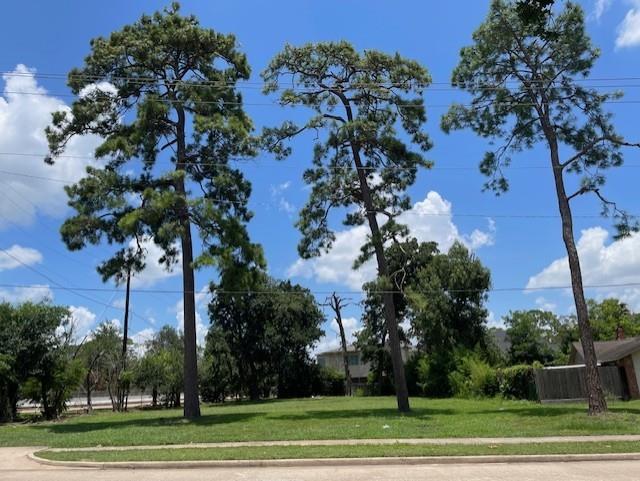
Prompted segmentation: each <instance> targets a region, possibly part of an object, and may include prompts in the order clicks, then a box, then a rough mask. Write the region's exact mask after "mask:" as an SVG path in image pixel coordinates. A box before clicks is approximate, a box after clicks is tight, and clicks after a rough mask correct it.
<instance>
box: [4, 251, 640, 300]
mask: <svg viewBox="0 0 640 481" xmlns="http://www.w3.org/2000/svg"><path fill="white" fill-rule="evenodd" d="M0 252H2V251H0ZM0 287H12V288H29V287H41V286H33V285H28V284H5V283H0ZM583 287H584V288H585V289H614V288H625V287H640V282H627V283H621V284H591V285H584V286H583ZM49 288H51V289H57V290H73V291H85V292H114V291H117V292H120V291H119V290H118V289H114V288H108V287H73V288H69V287H65V286H61V285H57V286H49ZM571 288H572V286H567V285H552V286H539V287H502V288H491V289H444V290H446V291H447V292H452V293H465V292H527V291H544V290H565V289H571ZM131 292H135V293H138V294H197V293H199V292H200V291H184V290H172V289H131ZM210 292H211V293H212V294H229V295H243V294H256V295H274V294H282V295H304V294H307V293H312V294H316V295H329V294H332V293H334V292H337V293H340V294H344V295H366V294H374V295H384V294H403V291H398V290H374V291H366V290H360V291H354V290H342V291H341V290H335V289H334V290H331V291H322V290H314V289H304V290H303V291H300V292H291V291H284V290H255V291H253V290H225V289H213V290H211V291H210ZM412 292H415V293H416V294H432V293H440V292H442V290H438V289H427V290H424V289H422V290H418V291H412Z"/></svg>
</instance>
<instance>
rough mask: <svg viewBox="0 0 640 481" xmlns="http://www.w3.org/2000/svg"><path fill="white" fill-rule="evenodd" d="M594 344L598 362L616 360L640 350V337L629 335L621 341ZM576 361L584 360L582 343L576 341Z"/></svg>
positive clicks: (578, 362) (581, 361)
mask: <svg viewBox="0 0 640 481" xmlns="http://www.w3.org/2000/svg"><path fill="white" fill-rule="evenodd" d="M593 346H594V347H595V350H596V359H597V360H598V362H601V363H604V362H615V361H619V360H620V359H623V358H625V357H627V356H629V355H630V354H633V353H634V352H636V351H640V337H628V338H626V339H621V340H619V341H598V342H594V343H593ZM573 348H574V349H575V354H576V356H575V363H576V364H581V363H583V362H584V354H583V353H582V344H581V343H580V342H574V343H573Z"/></svg>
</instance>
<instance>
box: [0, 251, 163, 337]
mask: <svg viewBox="0 0 640 481" xmlns="http://www.w3.org/2000/svg"><path fill="white" fill-rule="evenodd" d="M0 253H2V254H4V255H6V256H8V257H10V258H11V259H13V260H14V261H15V262H17V263H18V264H20V265H22V266H23V267H26V268H27V269H29V270H30V271H32V272H34V273H35V274H37V275H39V276H41V277H42V278H44V279H46V280H47V281H48V282H51V283H52V284H54V286H47V288H49V289H52V290H55V289H58V290H65V291H68V292H71V293H72V294H74V295H76V296H78V297H81V298H83V299H85V300H88V301H91V302H95V303H96V304H99V305H102V306H104V307H105V308H110V309H116V310H120V311H123V312H124V308H122V307H118V306H115V305H113V304H107V303H105V302H103V301H101V300H99V299H95V298H94V297H91V296H87V295H86V294H82V292H86V291H88V290H87V289H85V288H82V287H68V286H64V285H63V284H61V283H59V282H58V281H56V280H55V279H53V278H51V277H50V276H48V275H47V274H45V273H43V272H40V271H39V270H38V269H36V268H35V267H33V266H31V265H29V264H27V263H26V262H23V261H22V260H21V259H20V258H19V257H16V256H14V255H13V254H11V253H10V252H9V251H8V250H0ZM0 285H2V286H3V287H12V288H24V289H28V288H40V289H42V288H43V286H20V285H11V284H0ZM94 292H98V291H97V290H94ZM110 292H122V291H121V290H120V289H111V290H110ZM129 310H130V312H131V313H132V314H133V315H134V316H136V317H138V318H139V319H141V320H142V321H143V322H145V323H147V324H149V325H150V326H152V324H151V323H150V322H149V321H147V320H146V319H145V318H144V317H142V316H140V315H139V314H137V313H136V312H135V311H134V310H133V309H129Z"/></svg>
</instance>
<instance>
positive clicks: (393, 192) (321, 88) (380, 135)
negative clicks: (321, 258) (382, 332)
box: [262, 42, 431, 411]
mask: <svg viewBox="0 0 640 481" xmlns="http://www.w3.org/2000/svg"><path fill="white" fill-rule="evenodd" d="M262 76H263V78H264V81H265V83H266V85H265V89H264V90H265V93H271V92H276V91H280V100H281V102H282V103H283V104H285V105H303V106H306V107H309V108H310V109H311V110H312V111H313V113H314V114H313V115H312V117H311V118H310V119H309V120H308V121H306V122H305V123H303V124H302V125H295V124H294V123H293V122H286V123H284V124H283V125H282V126H281V127H279V128H273V129H266V130H265V141H266V143H267V146H268V147H269V148H270V149H271V150H272V151H274V152H275V153H276V154H277V155H279V156H285V155H287V154H289V153H290V151H291V148H290V147H289V146H288V144H287V143H286V141H287V140H289V139H291V138H293V137H295V136H297V135H299V134H301V133H302V132H305V131H311V132H312V133H313V135H315V136H316V137H315V138H316V141H315V145H314V153H313V166H312V167H311V168H310V169H308V170H307V171H306V172H305V173H304V180H305V182H306V183H307V184H308V185H309V186H310V187H311V194H310V197H309V200H308V202H307V204H306V206H305V207H304V208H303V209H302V211H301V213H300V218H299V220H298V224H297V225H298V228H299V229H300V231H301V233H302V240H301V242H300V244H299V246H298V250H299V252H300V255H301V256H302V257H303V258H310V257H314V256H318V255H320V254H321V253H322V252H323V251H327V250H329V249H331V246H332V244H333V241H334V239H335V234H334V231H333V229H332V227H331V226H330V223H329V214H330V211H331V210H332V209H334V208H346V210H345V212H347V214H346V215H345V218H344V223H345V224H346V225H364V224H367V225H368V227H369V232H370V236H369V239H368V241H367V242H366V244H365V245H363V246H362V256H361V258H360V259H359V262H358V263H356V266H355V267H357V265H358V264H361V263H362V262H363V261H364V260H366V259H368V258H371V257H374V256H375V259H376V262H377V266H378V275H379V277H380V282H381V284H385V285H387V287H388V289H386V290H388V291H391V283H390V280H389V274H390V271H389V269H388V267H387V261H386V258H385V254H384V247H383V246H384V245H385V243H386V242H387V241H389V240H392V239H398V238H401V237H402V236H404V235H406V234H407V229H406V227H404V226H401V225H399V224H398V223H397V222H396V219H397V217H398V216H399V215H400V214H401V213H402V212H403V211H405V210H407V209H408V208H409V207H410V200H409V197H408V196H407V194H406V189H407V188H408V187H409V186H411V185H412V184H413V183H414V182H415V179H416V174H417V171H418V169H419V167H421V166H423V167H428V166H429V165H430V164H429V162H428V161H426V160H425V159H424V157H423V153H424V152H425V151H427V150H429V149H430V148H431V142H430V141H429V138H428V137H427V135H426V134H425V133H424V132H422V130H421V129H422V125H423V124H424V122H425V121H426V114H425V108H424V102H423V98H422V95H421V93H422V90H423V88H424V87H426V86H427V85H428V84H429V83H430V81H431V79H430V77H429V74H428V73H427V71H426V70H425V69H424V68H423V67H422V66H420V65H419V64H418V63H417V62H415V61H412V60H407V59H405V58H403V57H401V56H400V55H399V54H395V55H387V54H384V53H381V52H378V51H375V50H367V51H365V52H364V53H362V54H360V53H358V52H357V51H356V50H355V49H354V48H353V46H352V45H351V44H349V43H348V42H336V43H333V42H326V43H315V44H306V45H303V46H301V47H294V46H291V45H287V46H285V48H284V49H283V50H282V52H280V53H279V54H278V55H276V56H275V57H274V58H273V59H272V60H271V62H270V64H269V66H268V67H267V68H266V69H265V70H264V71H263V73H262ZM400 132H402V133H404V134H406V135H405V136H403V139H405V140H401V138H400ZM354 207H355V209H354ZM379 216H381V217H383V218H385V219H386V222H384V223H383V224H382V225H380V223H379V221H378V217H379ZM384 297H385V298H384V317H385V322H386V324H387V326H388V336H389V345H390V350H391V358H392V361H393V371H394V379H395V383H396V396H397V399H398V408H399V409H400V410H401V411H408V410H409V399H408V394H407V388H406V382H405V380H404V368H403V363H402V357H401V351H400V340H399V338H398V332H397V327H398V323H397V319H396V318H395V311H396V310H395V307H394V305H393V296H392V294H391V293H389V294H387V295H385V296H384Z"/></svg>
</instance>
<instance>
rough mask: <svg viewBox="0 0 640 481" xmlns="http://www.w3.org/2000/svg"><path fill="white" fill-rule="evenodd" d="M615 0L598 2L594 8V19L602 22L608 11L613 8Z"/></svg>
mask: <svg viewBox="0 0 640 481" xmlns="http://www.w3.org/2000/svg"><path fill="white" fill-rule="evenodd" d="M612 3H613V0H596V2H595V5H594V7H593V18H595V19H596V20H600V19H601V18H602V16H603V15H604V14H605V12H606V11H607V10H609V8H610V7H611V4H612Z"/></svg>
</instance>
